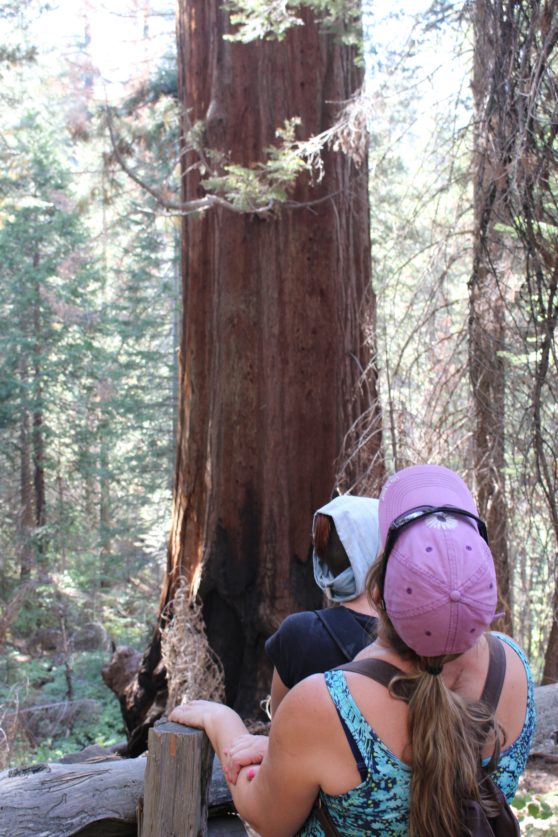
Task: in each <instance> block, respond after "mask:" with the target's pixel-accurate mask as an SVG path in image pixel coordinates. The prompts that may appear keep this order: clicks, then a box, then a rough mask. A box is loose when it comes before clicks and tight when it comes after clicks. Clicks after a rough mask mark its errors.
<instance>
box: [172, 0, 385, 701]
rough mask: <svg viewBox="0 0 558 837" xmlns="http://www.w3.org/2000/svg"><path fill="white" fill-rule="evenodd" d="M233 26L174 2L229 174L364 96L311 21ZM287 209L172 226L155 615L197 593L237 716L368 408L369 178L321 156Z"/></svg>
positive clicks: (192, 87) (213, 139) (189, 85)
mask: <svg viewBox="0 0 558 837" xmlns="http://www.w3.org/2000/svg"><path fill="white" fill-rule="evenodd" d="M228 26H229V24H228V17H227V15H226V14H225V13H224V12H223V10H222V8H221V3H220V2H217V0H210V2H207V0H204V1H203V2H202V0H187V1H186V0H183V2H181V3H180V4H179V14H178V27H179V30H178V33H179V67H180V77H179V95H180V99H181V101H182V102H183V104H184V106H185V107H186V108H187V109H188V111H189V114H190V119H191V121H192V122H196V121H197V120H199V119H201V120H205V121H206V141H207V143H208V145H209V146H210V147H211V148H217V149H219V150H221V151H223V152H225V153H226V154H227V155H228V156H229V157H230V159H231V160H232V161H234V162H236V163H240V164H242V165H249V164H251V163H253V162H254V161H257V160H260V159H262V158H263V157H264V156H265V149H266V148H267V147H268V146H269V145H271V144H272V143H273V142H274V138H275V132H276V129H277V128H278V127H280V126H282V125H283V123H284V121H285V120H286V119H289V118H292V117H299V118H300V119H301V134H302V138H306V137H309V136H311V135H314V134H318V133H320V132H322V131H324V130H325V129H327V128H329V127H331V125H332V124H333V123H334V122H335V120H336V117H337V116H338V112H339V106H340V104H341V103H343V102H345V101H347V100H348V99H349V98H350V97H351V95H353V94H354V93H355V92H356V91H357V89H358V88H359V86H360V85H361V83H362V73H361V72H360V71H359V70H358V69H357V68H356V66H355V63H354V59H355V54H354V51H353V50H352V49H349V48H348V47H345V46H343V45H341V44H340V43H339V42H338V41H336V40H335V39H334V38H333V37H332V36H325V35H323V34H320V32H319V27H318V25H317V23H316V21H315V20H313V18H312V17H311V16H310V15H306V17H305V25H304V26H303V27H295V28H294V29H293V30H291V32H290V33H289V34H288V36H287V37H286V38H285V40H284V41H283V42H264V43H257V44H250V45H243V44H234V43H230V42H227V41H225V40H224V39H223V35H224V34H226V32H227V30H228ZM208 44H209V50H208V47H207V45H208ZM188 162H189V161H188V160H186V165H187V164H188ZM200 188H201V185H200V177H199V174H198V173H197V172H190V173H188V174H186V176H185V178H184V197H185V199H186V200H189V199H193V198H195V197H197V196H199V195H200ZM293 198H294V199H295V200H296V201H298V202H300V203H302V204H303V203H305V202H310V201H316V200H318V199H322V198H323V199H324V200H323V201H322V202H320V203H315V204H314V205H313V206H311V207H307V208H298V209H294V210H293V209H291V210H288V211H284V212H282V213H281V214H280V215H279V216H278V217H276V218H274V219H271V220H267V221H266V220H262V219H261V218H259V217H250V216H247V215H244V216H237V215H235V214H232V213H229V212H227V211H226V210H223V209H219V210H217V211H216V212H214V213H213V214H211V215H209V214H206V215H205V216H203V217H202V218H201V219H197V218H187V219H186V221H185V224H184V235H183V246H184V249H183V282H184V285H183V289H184V322H183V338H182V346H181V362H182V365H181V381H180V408H179V431H178V434H179V435H178V453H177V467H176V482H175V493H174V513H173V521H172V530H171V536H170V547H169V562H168V567H167V578H166V583H165V587H164V589H163V597H162V604H163V605H164V604H165V603H166V601H167V600H168V599H169V596H172V593H173V587H174V584H175V582H176V579H177V576H178V575H179V574H186V575H187V576H188V577H189V578H190V579H191V582H192V584H193V585H194V586H196V585H197V584H198V581H200V580H201V584H200V593H201V596H202V598H203V601H204V615H205V619H206V625H207V631H208V637H209V640H210V642H211V644H212V645H213V647H214V648H215V650H216V651H217V653H218V654H219V656H220V657H221V659H222V661H223V664H224V667H225V675H226V687H227V697H228V700H229V701H230V702H231V703H235V704H236V705H237V706H239V707H240V708H242V709H244V710H251V709H252V710H253V709H254V706H255V705H257V701H258V700H259V698H260V697H262V696H264V694H265V693H266V692H267V690H268V688H269V675H270V671H269V667H268V666H266V665H264V655H263V642H264V640H265V638H266V637H267V636H268V635H269V633H270V632H271V631H273V630H274V629H275V628H276V627H277V625H278V624H279V622H280V621H281V619H283V618H284V617H285V616H286V615H287V614H288V613H290V612H292V611H293V610H298V609H301V608H307V607H311V606H314V605H316V604H319V597H318V596H317V594H316V588H315V586H314V583H313V579H312V571H311V562H310V561H309V560H308V558H309V552H310V537H309V534H310V528H311V520H312V514H313V511H314V510H315V509H316V508H317V507H318V506H320V505H321V504H323V503H324V502H326V501H327V500H329V499H330V497H331V494H332V491H333V490H334V488H335V484H334V479H335V470H336V460H337V457H338V455H339V452H340V450H341V445H342V441H343V438H344V435H345V433H346V432H347V431H348V429H349V427H350V426H351V425H352V423H353V421H354V420H355V419H356V418H358V417H359V416H360V415H361V414H362V412H363V410H364V408H365V407H367V406H368V404H364V403H362V400H361V399H360V397H359V389H358V386H359V383H360V380H361V370H362V369H363V368H366V367H367V365H368V352H367V349H366V347H365V338H364V331H363V320H364V315H365V314H366V313H367V306H368V307H370V306H371V304H372V302H373V300H372V298H371V289H370V252H369V219H368V186H367V172H366V168H365V167H363V168H362V169H361V170H360V171H359V170H357V169H356V168H355V166H354V164H353V163H352V162H351V161H350V160H349V158H348V157H346V156H344V155H342V154H333V153H327V155H326V159H325V176H324V178H323V181H322V182H321V183H320V184H319V186H316V187H314V188H312V185H311V183H310V182H309V179H308V178H301V179H300V180H299V182H298V184H297V187H296V190H295V193H294V195H293ZM202 569H203V572H202V574H201V579H200V571H201V570H202ZM254 699H256V704H255V703H254Z"/></svg>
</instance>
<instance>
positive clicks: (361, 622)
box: [265, 605, 378, 689]
mask: <svg viewBox="0 0 558 837" xmlns="http://www.w3.org/2000/svg"><path fill="white" fill-rule="evenodd" d="M326 610H328V611H329V612H331V609H330V608H327V609H326ZM333 610H343V611H345V614H347V613H348V614H350V616H351V617H353V623H354V631H351V624H352V623H351V621H350V620H347V619H344V620H343V621H344V623H346V624H344V629H345V633H346V628H347V624H348V626H349V631H350V633H351V636H350V639H351V647H352V649H353V650H354V654H353V656H356V654H358V652H359V651H362V649H363V648H365V647H366V646H367V645H369V644H370V643H371V642H373V641H374V639H375V638H376V632H377V624H378V620H377V619H376V618H375V617H373V616H368V615H367V614H364V613H356V612H355V611H354V610H350V609H349V608H346V607H343V606H342V605H341V606H340V607H339V608H334V609H333ZM323 612H324V611H314V610H308V611H302V612H301V613H292V614H291V615H290V616H287V618H286V619H284V620H283V622H282V623H281V625H280V626H279V628H278V629H277V630H276V631H275V633H274V634H272V635H271V636H270V637H269V639H268V640H267V642H266V644H265V650H266V654H267V656H268V657H269V659H270V660H271V662H272V663H273V665H274V667H275V668H276V670H277V673H278V674H279V677H280V678H281V680H282V681H283V683H284V684H285V686H286V687H287V688H288V689H292V687H293V686H295V685H296V684H297V683H299V682H300V681H301V680H304V678H305V677H309V676H310V675H311V674H318V673H322V672H324V671H329V670H330V669H332V668H335V667H336V666H340V665H342V664H343V663H346V662H347V660H348V659H350V658H349V657H347V655H346V654H344V653H343V651H342V650H341V648H340V647H339V644H338V643H337V642H336V641H335V640H334V639H333V637H332V636H331V634H330V633H329V631H328V630H327V628H326V626H325V625H324V623H323V622H322V620H321V619H320V617H319V616H318V613H323ZM345 644H346V643H345Z"/></svg>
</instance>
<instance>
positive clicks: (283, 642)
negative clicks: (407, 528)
mask: <svg viewBox="0 0 558 837" xmlns="http://www.w3.org/2000/svg"><path fill="white" fill-rule="evenodd" d="M379 539H380V535H379V528H378V500H375V499H372V498H371V497H354V496H352V495H350V494H345V495H343V496H341V497H335V498H334V499H333V500H331V501H330V502H329V503H327V504H326V505H325V506H322V507H321V508H319V509H318V510H317V511H316V512H315V514H314V520H313V526H312V540H313V546H314V549H313V556H312V558H313V566H314V578H315V580H316V583H317V585H318V586H319V587H320V588H321V589H322V590H323V591H324V593H325V595H326V597H327V599H328V600H329V601H330V602H331V603H332V604H334V605H337V607H335V608H331V607H329V608H324V609H323V610H314V611H302V612H301V613H293V614H291V615H290V616H287V618H286V619H285V620H284V621H283V622H282V623H281V625H280V626H279V628H278V630H277V631H276V632H275V633H274V634H273V635H272V636H271V637H270V638H269V639H268V640H267V642H266V644H265V650H266V653H267V656H268V657H269V659H270V660H271V662H272V663H273V667H274V668H273V678H272V683H271V713H272V715H273V713H274V712H276V711H277V708H278V706H279V704H280V702H281V700H282V699H283V698H284V696H285V695H286V694H287V692H288V691H289V689H292V687H293V686H295V685H296V684H297V683H298V682H300V680H303V679H304V678H305V677H308V676H309V675H310V674H316V673H317V672H323V671H328V670H329V669H330V668H335V666H337V665H340V664H341V663H343V662H346V661H347V660H350V659H353V658H354V657H355V656H356V655H357V654H358V652H359V651H361V650H362V649H363V648H364V647H365V646H366V645H368V644H369V643H370V642H372V640H373V639H374V638H375V636H376V627H377V618H376V617H377V613H376V609H375V608H374V606H373V605H372V604H371V602H370V601H369V599H368V596H367V593H366V574H367V573H368V570H369V569H370V567H371V566H372V564H373V563H374V560H375V559H376V556H377V554H378V546H379Z"/></svg>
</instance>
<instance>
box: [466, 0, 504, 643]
mask: <svg viewBox="0 0 558 837" xmlns="http://www.w3.org/2000/svg"><path fill="white" fill-rule="evenodd" d="M497 6H498V9H500V11H498V9H497V8H496V7H497ZM474 28H475V55H474V74H473V95H474V103H475V124H476V128H475V138H474V205H475V227H474V237H473V273H472V277H471V280H470V283H469V372H470V377H471V384H472V392H473V404H474V430H473V450H474V484H475V489H476V495H477V503H478V507H479V512H480V515H481V517H483V518H484V519H485V521H486V524H487V528H488V535H489V540H490V547H491V550H492V554H493V556H494V561H495V564H496V573H497V578H498V587H499V608H500V610H503V611H504V614H505V615H504V617H503V620H502V629H503V630H505V631H506V632H507V633H512V620H511V609H510V606H511V571H510V562H509V556H508V531H507V530H508V509H507V504H506V486H505V440H506V426H505V417H506V414H505V399H504V396H505V381H506V368H505V362H504V360H503V357H502V355H501V352H502V351H503V349H504V348H505V345H506V316H505V314H506V305H505V299H504V294H503V291H502V287H501V275H502V273H503V272H505V270H506V248H505V246H504V243H503V239H502V236H501V235H500V234H499V233H498V232H497V225H498V224H499V223H504V222H505V221H508V223H509V216H508V215H507V210H506V204H505V192H506V181H505V178H502V177H501V170H502V167H503V166H504V165H505V161H504V160H502V159H501V156H500V155H499V153H498V152H499V151H500V150H501V149H502V148H503V145H502V143H501V136H500V134H501V132H503V131H505V130H506V114H505V113H502V112H500V110H499V108H498V105H499V103H500V102H501V98H502V97H501V96H499V95H498V90H497V87H498V86H499V85H504V84H505V83H506V73H505V72H504V68H503V67H502V66H501V63H500V60H501V59H502V56H503V57H504V59H505V57H506V49H505V44H504V45H502V41H503V40H504V41H505V39H506V37H507V34H508V33H507V27H506V23H505V21H504V16H503V14H501V7H500V4H494V3H492V2H491V0H477V1H476V3H475V7H474Z"/></svg>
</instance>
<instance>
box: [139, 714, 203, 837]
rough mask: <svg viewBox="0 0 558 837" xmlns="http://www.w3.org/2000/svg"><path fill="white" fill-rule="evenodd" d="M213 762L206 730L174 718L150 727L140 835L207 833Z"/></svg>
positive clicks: (179, 836)
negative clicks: (208, 793)
mask: <svg viewBox="0 0 558 837" xmlns="http://www.w3.org/2000/svg"><path fill="white" fill-rule="evenodd" d="M212 762H213V750H212V747H211V744H210V743H209V739H208V737H207V735H206V734H205V732H203V731H202V730H198V729H192V728H191V727H185V726H183V725H182V724H174V723H170V722H169V721H159V722H158V723H156V724H155V726H154V727H152V728H151V729H150V730H149V738H148V754H147V766H146V768H145V783H144V794H143V823H142V830H141V837H205V835H206V834H207V792H208V789H209V780H210V778H211V765H212Z"/></svg>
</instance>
